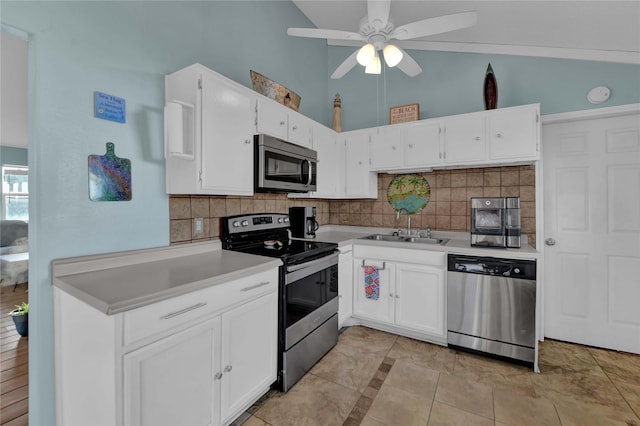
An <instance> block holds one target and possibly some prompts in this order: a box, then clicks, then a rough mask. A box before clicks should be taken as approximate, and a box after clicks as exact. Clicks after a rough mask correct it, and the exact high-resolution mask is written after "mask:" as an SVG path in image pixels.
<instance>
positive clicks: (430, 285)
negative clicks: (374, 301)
mask: <svg viewBox="0 0 640 426" xmlns="http://www.w3.org/2000/svg"><path fill="white" fill-rule="evenodd" d="M395 298H396V306H395V308H396V312H395V321H396V324H397V325H399V326H402V327H407V328H411V329H413V330H418V331H422V332H426V333H429V334H433V335H436V336H439V337H444V333H445V326H444V306H445V300H444V298H445V296H444V269H443V268H440V269H438V268H433V267H428V266H421V265H410V264H403V263H398V264H396V289H395Z"/></svg>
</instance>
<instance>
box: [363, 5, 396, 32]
mask: <svg viewBox="0 0 640 426" xmlns="http://www.w3.org/2000/svg"><path fill="white" fill-rule="evenodd" d="M389 10H391V0H368V1H367V18H368V19H369V24H371V25H372V26H373V27H374V28H376V29H379V30H380V29H382V28H384V27H386V26H387V22H389Z"/></svg>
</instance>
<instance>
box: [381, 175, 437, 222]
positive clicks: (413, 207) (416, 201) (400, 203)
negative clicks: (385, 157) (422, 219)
mask: <svg viewBox="0 0 640 426" xmlns="http://www.w3.org/2000/svg"><path fill="white" fill-rule="evenodd" d="M430 196H431V187H430V186H429V182H427V180H426V179H425V178H424V177H422V176H418V175H416V174H411V175H400V176H395V177H394V178H393V179H392V180H391V183H389V188H388V189H387V201H388V202H389V204H390V205H391V207H393V208H394V209H395V210H396V211H397V212H400V211H402V212H403V213H406V214H414V213H417V212H419V211H420V210H422V209H424V208H425V206H426V205H427V203H428V202H429V197H430Z"/></svg>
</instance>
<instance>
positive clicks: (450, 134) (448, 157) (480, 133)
mask: <svg viewBox="0 0 640 426" xmlns="http://www.w3.org/2000/svg"><path fill="white" fill-rule="evenodd" d="M444 126H445V128H444V137H443V142H444V143H443V150H442V157H443V160H444V163H445V164H456V165H458V164H474V163H480V162H484V161H485V160H486V159H487V148H486V146H487V144H486V138H485V117H484V116H479V117H478V116H463V117H454V118H449V119H447V120H446V121H445V123H444Z"/></svg>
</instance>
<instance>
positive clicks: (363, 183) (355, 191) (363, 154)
mask: <svg viewBox="0 0 640 426" xmlns="http://www.w3.org/2000/svg"><path fill="white" fill-rule="evenodd" d="M344 137H345V196H346V197H347V198H349V197H353V198H363V197H371V198H376V197H377V195H378V190H377V180H376V175H375V173H371V169H370V167H369V130H365V131H352V132H348V133H347V134H345V136H344Z"/></svg>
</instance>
